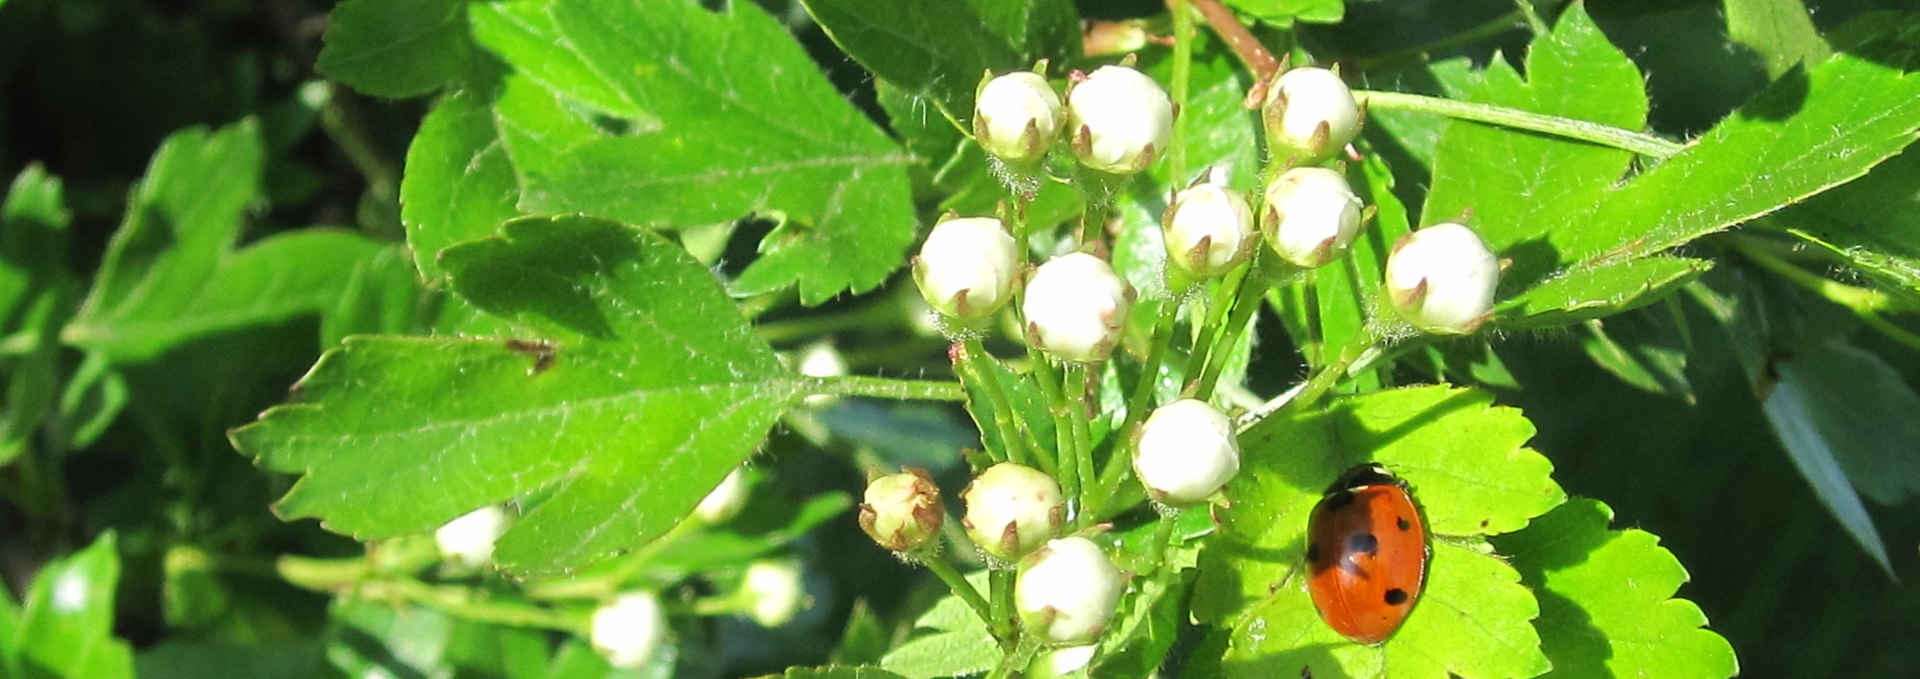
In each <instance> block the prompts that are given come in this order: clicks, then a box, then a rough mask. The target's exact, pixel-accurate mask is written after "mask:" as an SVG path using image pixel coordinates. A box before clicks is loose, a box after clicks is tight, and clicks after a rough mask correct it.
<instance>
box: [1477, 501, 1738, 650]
mask: <svg viewBox="0 0 1920 679" xmlns="http://www.w3.org/2000/svg"><path fill="white" fill-rule="evenodd" d="M1612 519H1613V510H1612V509H1610V508H1608V507H1607V505H1606V504H1604V503H1601V502H1600V501H1598V500H1590V499H1586V498H1575V499H1573V500H1570V501H1568V502H1567V503H1566V504H1563V505H1561V506H1560V507H1558V508H1556V509H1554V510H1553V511H1551V512H1548V513H1547V515H1546V516H1542V517H1540V518H1538V519H1535V520H1534V522H1533V524H1532V525H1529V526H1528V527H1527V528H1526V529H1525V530H1522V531H1519V532H1517V533H1513V534H1510V535H1502V536H1499V537H1496V538H1494V539H1493V542H1494V544H1495V545H1497V546H1498V547H1499V549H1500V553H1502V554H1505V555H1507V556H1508V557H1509V558H1510V560H1511V562H1512V564H1513V566H1514V568H1516V569H1518V570H1519V571H1520V576H1521V579H1522V581H1523V582H1524V583H1525V584H1526V585H1527V586H1528V587H1530V588H1532V589H1533V591H1534V593H1535V595H1536V596H1537V597H1538V598H1539V599H1540V619H1539V620H1537V621H1535V623H1534V627H1536V628H1537V629H1539V631H1540V644H1541V649H1542V650H1544V651H1546V654H1547V657H1548V658H1550V659H1552V661H1553V672H1551V673H1549V674H1547V675H1545V676H1548V677H1593V676H1616V677H1624V676H1633V677H1652V678H1659V677H1730V676H1733V675H1734V674H1736V673H1737V672H1738V671H1739V666H1738V664H1737V663H1736V661H1735V659H1734V654H1733V647H1732V646H1730V645H1728V643H1727V640H1726V639H1724V638H1721V637H1720V635H1718V634H1715V633H1713V632H1712V631H1710V630H1707V629H1705V625H1706V623H1707V618H1706V615H1704V614H1703V613H1701V612H1700V607H1699V606H1696V605H1694V603H1693V602H1691V601H1687V600H1685V599H1676V598H1673V595H1674V592H1675V591H1676V590H1678V589H1679V588H1680V585H1681V584H1682V583H1685V582H1686V581H1687V571H1686V569H1685V568H1683V567H1682V566H1681V565H1680V560H1679V559H1676V558H1674V556H1673V553H1671V552H1668V551H1667V550H1666V548H1664V547H1661V546H1660V544H1659V538H1657V537H1655V536H1654V535H1653V534H1651V533H1648V532H1646V531H1642V530H1633V529H1628V530H1620V531H1613V530H1608V529H1607V524H1608V523H1609V522H1611V521H1612Z"/></svg>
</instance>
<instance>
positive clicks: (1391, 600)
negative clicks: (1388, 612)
mask: <svg viewBox="0 0 1920 679" xmlns="http://www.w3.org/2000/svg"><path fill="white" fill-rule="evenodd" d="M1406 602H1407V590H1404V589H1400V588H1398V587H1395V588H1393V589H1390V590H1387V605H1388V606H1398V605H1401V604H1404V603H1406Z"/></svg>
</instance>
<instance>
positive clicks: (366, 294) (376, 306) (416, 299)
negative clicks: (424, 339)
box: [320, 246, 442, 347]
mask: <svg viewBox="0 0 1920 679" xmlns="http://www.w3.org/2000/svg"><path fill="white" fill-rule="evenodd" d="M345 276H346V279H345V280H344V281H342V282H341V285H340V297H339V299H338V300H337V301H336V302H335V304H334V306H332V307H331V308H325V309H323V311H322V315H321V317H320V346H322V347H331V346H334V345H336V344H339V343H340V342H341V340H343V339H346V337H347V336H348V335H398V334H408V333H416V332H423V331H425V330H426V327H425V326H426V325H427V323H426V322H425V320H424V317H425V316H426V314H427V312H428V311H429V310H430V309H432V308H433V305H434V302H435V301H436V300H437V299H439V298H440V297H442V296H438V295H430V293H428V292H427V291H426V290H424V289H422V288H421V287H420V282H419V281H420V278H419V271H418V270H416V269H414V262H413V258H412V257H410V256H409V255H408V254H407V252H406V249H405V248H402V247H398V246H382V247H381V248H380V249H379V250H378V251H377V252H374V253H372V254H371V255H370V256H368V257H365V258H362V259H360V260H358V261H355V262H353V269H352V270H351V271H348V272H347V273H346V274H345Z"/></svg>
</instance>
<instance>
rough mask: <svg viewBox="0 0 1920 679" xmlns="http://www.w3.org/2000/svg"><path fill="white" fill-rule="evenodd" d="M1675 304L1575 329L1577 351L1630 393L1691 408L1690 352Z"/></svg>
mask: <svg viewBox="0 0 1920 679" xmlns="http://www.w3.org/2000/svg"><path fill="white" fill-rule="evenodd" d="M1677 304H1678V302H1677V301H1674V300H1669V301H1668V302H1667V303H1666V304H1665V305H1663V307H1647V308H1645V309H1640V310H1637V311H1635V312H1632V313H1624V314H1620V315H1617V316H1612V317H1609V318H1607V319H1606V320H1605V322H1602V321H1601V320H1600V319H1594V320H1590V321H1587V322H1585V323H1582V324H1580V328H1581V329H1580V330H1579V331H1576V332H1578V333H1579V334H1580V335H1581V337H1580V349H1581V351H1583V352H1585V353H1586V354H1587V357H1588V358H1591V359H1593V362H1594V364H1595V365H1598V366H1600V368H1601V369H1602V370H1605V371H1607V372H1609V373H1613V376H1614V377H1618V378H1620V380H1621V381H1623V382H1626V383H1627V384H1629V385H1632V386H1633V387H1635V388H1638V389H1641V390H1643V391H1647V392H1649V393H1654V394H1664V395H1669V396H1678V397H1680V398H1681V399H1682V400H1684V401H1686V402H1687V403H1689V404H1691V403H1693V402H1694V393H1693V384H1692V382H1691V381H1690V380H1689V379H1688V378H1687V363H1688V354H1689V351H1690V350H1692V349H1694V348H1695V347H1694V345H1693V342H1692V339H1691V337H1690V336H1689V335H1688V332H1687V327H1686V317H1685V315H1684V314H1683V313H1682V312H1681V311H1680V310H1679V308H1678V306H1677Z"/></svg>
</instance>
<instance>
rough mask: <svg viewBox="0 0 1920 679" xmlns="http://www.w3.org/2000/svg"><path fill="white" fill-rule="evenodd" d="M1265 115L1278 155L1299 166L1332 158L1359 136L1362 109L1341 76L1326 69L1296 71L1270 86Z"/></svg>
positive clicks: (1263, 113) (1268, 135)
mask: <svg viewBox="0 0 1920 679" xmlns="http://www.w3.org/2000/svg"><path fill="white" fill-rule="evenodd" d="M1261 115H1262V117H1263V118H1265V122H1266V126H1267V144H1268V145H1269V146H1271V147H1273V149H1274V156H1275V157H1279V158H1285V157H1287V156H1288V155H1291V156H1292V158H1293V160H1295V161H1296V162H1314V161H1318V160H1321V159H1324V158H1328V157H1330V156H1332V155H1333V154H1334V153H1335V152H1337V151H1339V150H1340V149H1342V148H1345V147H1346V145H1347V142H1350V141H1353V137H1354V135H1357V134H1359V133H1360V107H1359V105H1358V104H1356V103H1354V100H1353V90H1352V89H1349V88H1348V87H1347V83H1346V82H1345V81H1343V80H1341V79H1340V74H1338V73H1334V72H1333V71H1329V70H1327V69H1324V68H1312V67H1304V68H1296V69H1293V70H1290V71H1287V72H1286V73H1282V74H1280V77H1279V78H1277V79H1275V80H1274V81H1273V83H1272V84H1270V85H1268V87H1267V101H1266V105H1265V107H1264V108H1263V110H1262V112H1261Z"/></svg>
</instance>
